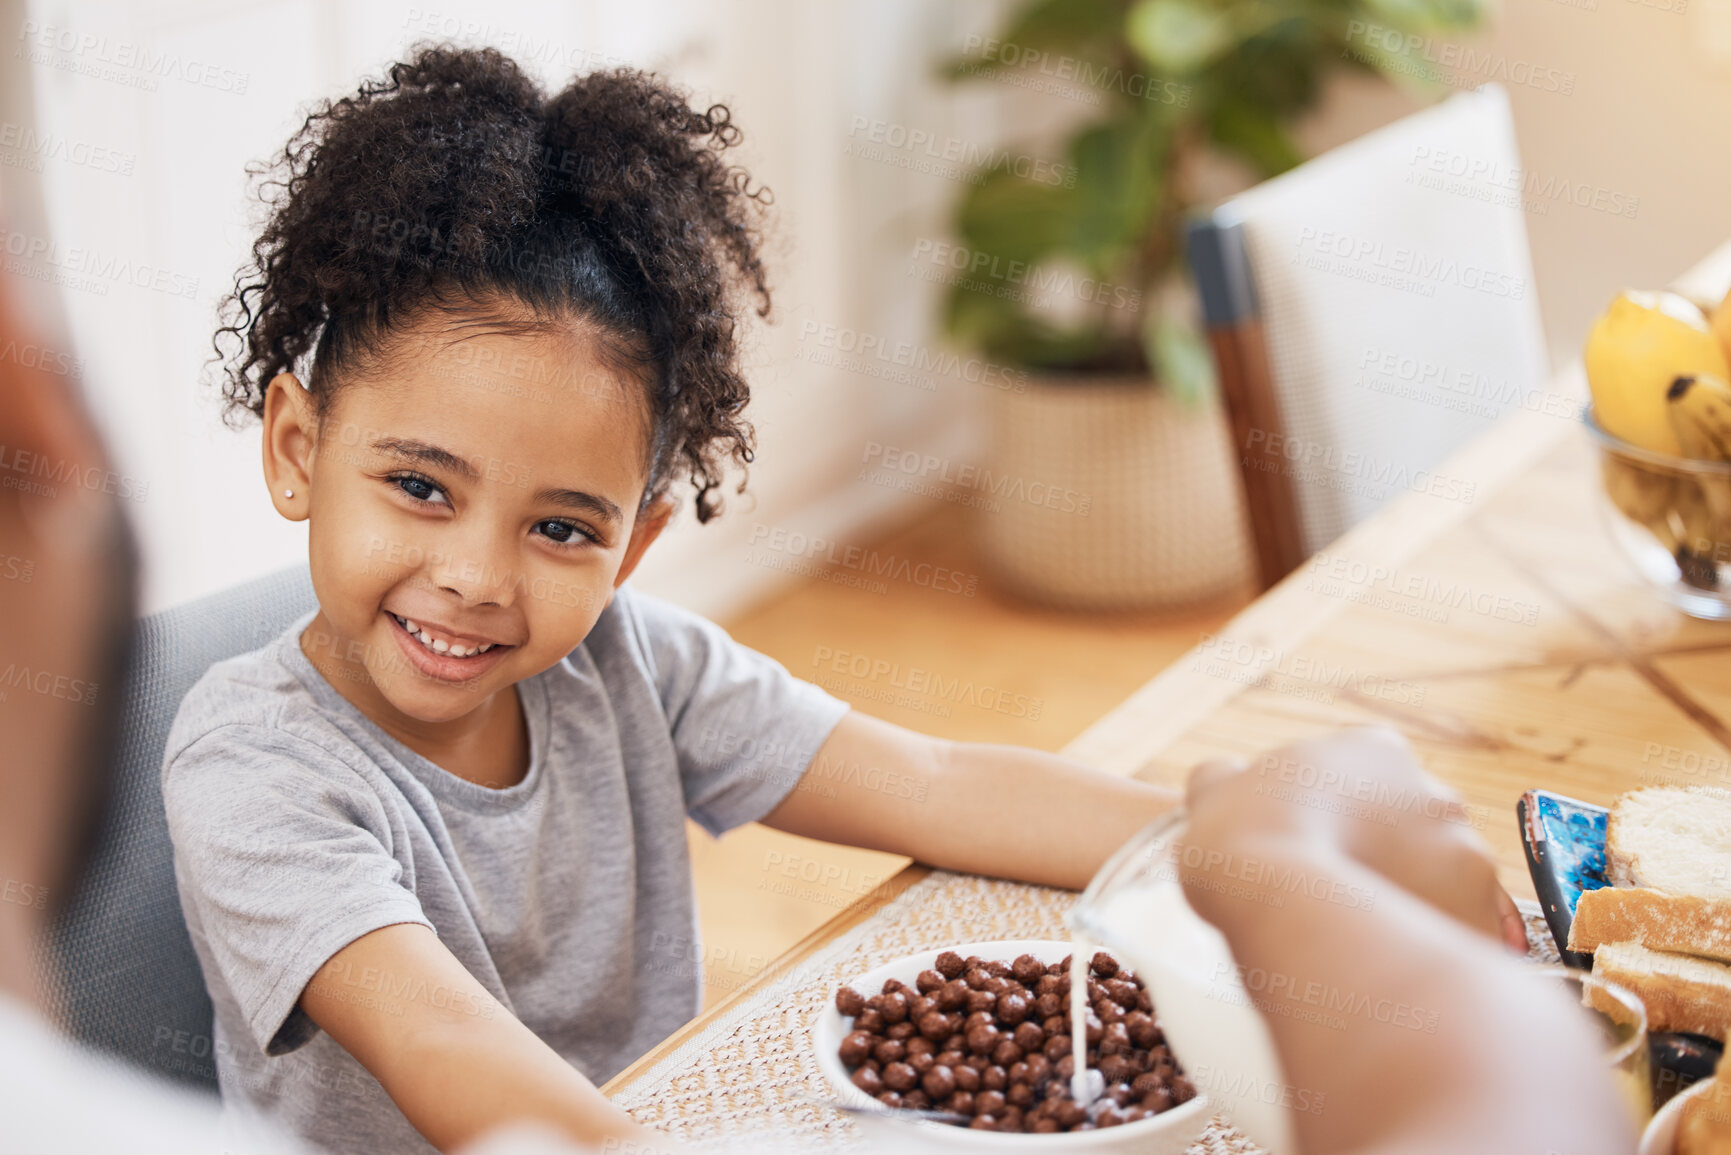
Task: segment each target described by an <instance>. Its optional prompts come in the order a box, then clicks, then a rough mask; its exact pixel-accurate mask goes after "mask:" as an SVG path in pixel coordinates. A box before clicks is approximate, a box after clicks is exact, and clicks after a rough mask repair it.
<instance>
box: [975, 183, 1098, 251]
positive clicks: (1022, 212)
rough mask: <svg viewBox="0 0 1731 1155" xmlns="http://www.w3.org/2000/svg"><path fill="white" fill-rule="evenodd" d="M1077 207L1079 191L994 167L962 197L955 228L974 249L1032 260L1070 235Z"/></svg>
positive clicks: (1061, 242) (1059, 244) (1063, 241)
mask: <svg viewBox="0 0 1731 1155" xmlns="http://www.w3.org/2000/svg"><path fill="white" fill-rule="evenodd" d="M1075 209H1076V190H1075V189H1067V188H1064V187H1062V186H1061V185H1049V184H1039V183H1036V182H1034V181H1029V180H1024V179H1022V178H1021V177H1018V176H1016V175H1015V174H1014V173H1012V172H1010V171H1008V170H1007V169H1001V168H1000V169H994V170H992V171H990V172H987V173H985V174H983V177H982V179H981V181H980V183H979V184H977V185H975V186H974V187H973V188H971V189H969V190H968V192H967V195H966V196H965V197H964V198H963V199H962V204H961V207H960V209H959V210H958V211H957V213H956V231H957V232H958V233H959V234H960V236H961V238H962V241H963V243H965V244H966V245H967V246H968V247H969V248H971V249H975V250H977V251H981V252H986V253H990V254H991V255H993V256H995V257H1000V258H1002V259H1003V260H1005V261H1026V262H1029V263H1030V264H1031V263H1033V262H1034V261H1036V260H1038V259H1039V258H1040V257H1041V256H1043V255H1044V254H1046V253H1048V252H1051V251H1052V250H1053V249H1056V248H1058V247H1059V246H1061V245H1063V244H1064V243H1065V242H1066V241H1067V240H1068V239H1069V237H1070V235H1071V233H1072V231H1073V229H1074V224H1073V221H1074V216H1075Z"/></svg>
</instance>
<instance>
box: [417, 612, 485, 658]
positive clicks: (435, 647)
mask: <svg viewBox="0 0 1731 1155" xmlns="http://www.w3.org/2000/svg"><path fill="white" fill-rule="evenodd" d="M393 616H395V615H393ZM397 621H398V622H400V623H401V624H402V627H403V629H405V630H407V631H408V632H409V633H410V634H411V635H412V636H413V637H414V639H415V640H416V641H418V642H420V643H421V644H422V645H423V646H425V647H427V648H428V649H429V650H432V651H433V652H434V653H435V654H449V655H450V656H451V657H453V658H472V657H474V656H475V655H476V654H484V653H486V652H487V651H488V650H490V649H492V648H493V646H494V645H495V644H496V643H493V642H486V643H484V644H482V645H478V646H462V645H458V644H456V643H453V642H447V641H445V640H444V639H443V638H434V637H433V636H432V635H431V634H429V633H427V631H426V630H423V629H422V628H421V627H420V626H418V625H416V624H415V623H414V622H413V621H411V620H410V619H408V618H403V617H399V618H397Z"/></svg>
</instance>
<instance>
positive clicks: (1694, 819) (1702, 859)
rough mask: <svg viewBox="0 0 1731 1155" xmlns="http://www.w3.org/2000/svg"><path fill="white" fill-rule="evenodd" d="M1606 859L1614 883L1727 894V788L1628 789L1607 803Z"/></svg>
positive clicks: (1730, 864) (1730, 850)
mask: <svg viewBox="0 0 1731 1155" xmlns="http://www.w3.org/2000/svg"><path fill="white" fill-rule="evenodd" d="M1605 861H1606V870H1605V873H1606V876H1607V877H1608V878H1609V879H1610V880H1611V882H1612V884H1613V885H1616V886H1644V887H1652V888H1654V889H1655V890H1663V891H1667V892H1669V893H1671V894H1688V895H1694V896H1696V897H1698V898H1723V899H1731V790H1720V789H1717V788H1714V787H1711V786H1655V787H1651V788H1649V789H1646V790H1632V791H1630V792H1629V793H1627V794H1625V795H1623V796H1622V797H1621V798H1619V799H1617V803H1616V805H1615V806H1613V807H1611V814H1610V817H1609V819H1608V820H1607V821H1606V826H1605Z"/></svg>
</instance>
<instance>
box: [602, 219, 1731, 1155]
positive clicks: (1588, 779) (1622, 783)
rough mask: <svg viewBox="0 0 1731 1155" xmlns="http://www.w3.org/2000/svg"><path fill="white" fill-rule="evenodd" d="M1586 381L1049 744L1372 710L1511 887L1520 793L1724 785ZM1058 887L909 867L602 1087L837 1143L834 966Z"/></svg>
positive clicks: (1707, 274)
mask: <svg viewBox="0 0 1731 1155" xmlns="http://www.w3.org/2000/svg"><path fill="white" fill-rule="evenodd" d="M1728 286H1731V243H1728V244H1727V245H1725V246H1724V247H1722V248H1720V249H1719V250H1718V251H1716V252H1715V253H1713V254H1712V255H1711V256H1710V257H1708V258H1707V259H1706V260H1705V261H1703V262H1702V263H1701V264H1699V265H1697V266H1696V267H1695V268H1694V269H1692V270H1690V271H1689V272H1688V273H1686V274H1685V275H1684V276H1682V277H1680V278H1678V280H1677V281H1676V282H1674V283H1673V287H1674V288H1676V289H1678V290H1679V291H1682V292H1685V293H1687V294H1688V295H1691V296H1694V297H1696V298H1697V299H1703V300H1705V299H1717V297H1718V296H1720V295H1722V294H1724V293H1725V291H1726V289H1727V287H1728ZM1586 401H1587V389H1586V383H1585V378H1584V376H1583V374H1582V372H1581V370H1580V368H1579V366H1578V365H1575V366H1571V367H1569V368H1566V369H1564V370H1562V371H1561V372H1559V373H1558V374H1557V375H1556V376H1555V377H1554V378H1553V379H1552V381H1551V382H1549V384H1548V386H1547V387H1546V388H1545V389H1544V390H1542V391H1540V392H1539V393H1537V394H1535V396H1534V399H1532V400H1531V402H1530V403H1529V404H1528V405H1526V406H1524V407H1522V408H1518V409H1515V410H1514V411H1512V412H1510V413H1508V414H1506V415H1505V416H1504V417H1503V418H1502V419H1500V420H1499V421H1498V422H1497V423H1496V424H1494V425H1493V426H1491V427H1490V428H1489V429H1488V430H1487V431H1486V432H1484V433H1483V434H1481V435H1480V436H1479V437H1478V438H1477V439H1476V440H1474V441H1472V442H1470V443H1468V444H1466V445H1465V446H1463V447H1462V448H1461V449H1460V450H1458V451H1457V452H1456V453H1455V454H1453V455H1452V456H1451V457H1450V458H1449V459H1448V461H1447V462H1446V463H1444V464H1443V465H1441V466H1439V467H1438V472H1440V473H1443V474H1446V475H1448V476H1451V477H1455V478H1460V479H1463V481H1465V482H1467V483H1470V492H1465V490H1466V489H1467V488H1468V487H1467V486H1462V487H1460V489H1459V490H1457V492H1456V496H1457V497H1458V498H1460V499H1458V500H1450V499H1447V498H1445V497H1440V496H1433V495H1431V494H1428V493H1417V492H1413V493H1406V494H1403V495H1402V496H1400V497H1398V498H1396V499H1394V500H1392V501H1390V502H1389V503H1388V504H1387V505H1385V506H1384V507H1383V508H1382V509H1381V510H1380V511H1379V512H1377V513H1376V514H1375V515H1373V516H1372V517H1370V518H1369V519H1367V520H1366V521H1364V522H1362V523H1360V524H1359V525H1357V526H1356V527H1355V528H1353V529H1352V530H1350V531H1349V532H1348V533H1346V534H1345V535H1344V536H1343V537H1341V538H1339V539H1338V540H1336V541H1335V542H1334V543H1332V544H1331V545H1329V546H1328V547H1327V548H1326V549H1324V550H1323V551H1322V552H1320V553H1319V554H1317V555H1316V556H1315V557H1313V558H1312V559H1310V561H1309V562H1307V563H1306V564H1304V565H1303V566H1301V567H1300V568H1299V569H1298V570H1297V571H1295V572H1294V573H1292V574H1291V575H1290V576H1288V577H1287V578H1286V579H1285V580H1284V581H1282V582H1281V583H1280V584H1278V585H1277V586H1275V587H1274V588H1272V589H1270V590H1269V591H1267V592H1266V593H1265V594H1264V595H1262V596H1261V597H1260V598H1258V599H1257V600H1256V601H1254V602H1253V603H1251V604H1250V605H1249V606H1248V607H1246V608H1245V609H1244V610H1243V611H1242V612H1241V613H1239V614H1238V615H1237V616H1236V617H1235V618H1233V619H1232V620H1231V621H1230V623H1229V624H1227V625H1226V626H1224V627H1223V628H1222V629H1221V630H1220V631H1219V632H1218V633H1217V634H1214V635H1210V636H1207V637H1204V638H1203V639H1202V641H1201V642H1200V643H1199V644H1198V645H1197V646H1196V647H1195V648H1194V649H1192V650H1191V651H1190V652H1189V653H1188V654H1186V655H1185V656H1184V657H1183V658H1182V659H1180V660H1179V661H1177V662H1176V663H1174V664H1172V665H1171V666H1169V667H1168V668H1166V669H1165V670H1162V671H1160V672H1158V673H1157V674H1155V675H1154V676H1153V677H1152V678H1151V680H1150V681H1148V682H1147V683H1146V684H1145V685H1144V686H1143V687H1142V688H1141V689H1139V690H1138V691H1137V692H1135V693H1134V694H1133V695H1131V696H1130V697H1129V698H1128V699H1127V700H1125V701H1123V702H1121V703H1118V704H1117V705H1116V706H1115V707H1114V708H1112V709H1111V710H1109V711H1108V712H1106V713H1105V714H1104V715H1103V716H1102V717H1101V718H1100V719H1099V721H1098V722H1097V723H1096V724H1094V725H1093V726H1092V727H1090V728H1089V729H1088V730H1087V731H1086V732H1085V733H1083V734H1082V735H1080V736H1079V737H1078V738H1076V739H1075V741H1073V742H1072V743H1070V744H1069V746H1067V747H1066V748H1065V751H1064V753H1065V754H1066V755H1068V756H1069V757H1072V758H1075V759H1077V760H1078V761H1081V762H1083V763H1086V764H1088V765H1092V766H1095V767H1098V768H1101V769H1104V770H1108V771H1111V772H1114V773H1118V774H1124V775H1134V776H1136V777H1138V778H1141V779H1144V780H1147V781H1150V782H1159V783H1165V784H1167V785H1171V786H1181V785H1182V783H1183V781H1184V779H1185V776H1186V775H1187V773H1188V772H1189V770H1190V769H1191V768H1192V767H1193V766H1195V765H1196V764H1197V763H1198V762H1200V761H1203V760H1204V759H1208V758H1212V757H1218V756H1221V755H1238V756H1245V757H1249V756H1252V755H1254V754H1256V753H1258V752H1261V751H1266V750H1268V749H1270V748H1272V747H1276V746H1279V745H1281V744H1284V743H1288V742H1292V741H1294V740H1298V739H1303V738H1307V737H1312V736H1315V735H1319V734H1322V733H1325V732H1327V731H1330V730H1334V729H1337V728H1339V727H1342V726H1351V725H1360V724H1365V723H1382V724H1388V725H1392V726H1395V727H1397V728H1398V729H1399V730H1400V731H1402V732H1403V733H1404V734H1405V735H1406V737H1407V738H1408V739H1409V740H1410V741H1411V743H1412V745H1413V746H1414V748H1415V749H1416V750H1417V752H1418V754H1419V756H1420V758H1421V759H1422V761H1423V762H1424V763H1425V765H1426V766H1427V767H1428V768H1429V770H1430V771H1431V772H1433V773H1434V774H1435V775H1437V776H1438V777H1440V778H1441V779H1443V780H1444V781H1446V782H1448V783H1449V784H1450V785H1452V786H1453V787H1454V789H1455V790H1457V791H1458V792H1459V793H1460V795H1461V796H1462V798H1463V800H1464V803H1465V814H1466V815H1467V820H1468V821H1470V822H1471V824H1472V825H1473V826H1474V827H1475V828H1477V829H1478V830H1479V831H1480V833H1481V834H1482V835H1483V837H1484V839H1485V840H1486V842H1487V843H1488V844H1489V847H1490V849H1491V851H1492V853H1493V854H1494V855H1495V858H1496V862H1497V865H1498V868H1499V872H1500V874H1501V877H1502V881H1503V884H1504V885H1505V887H1506V888H1507V889H1508V890H1509V892H1510V893H1511V894H1513V895H1515V896H1516V897H1517V898H1526V899H1531V897H1532V895H1533V888H1532V884H1531V881H1530V879H1529V877H1528V873H1527V867H1526V862H1525V858H1524V853H1523V850H1522V847H1521V841H1520V837H1519V831H1518V828H1517V824H1516V820H1515V809H1514V808H1515V803H1516V801H1517V800H1518V799H1519V798H1520V796H1521V794H1522V793H1523V792H1525V791H1527V790H1529V789H1534V788H1543V789H1549V790H1555V791H1558V792H1561V793H1564V794H1568V795H1572V796H1574V797H1577V798H1580V799H1583V800H1585V801H1587V802H1592V803H1597V804H1600V805H1608V804H1610V803H1611V802H1612V801H1614V800H1615V799H1616V798H1617V796H1618V795H1620V794H1622V793H1624V792H1626V791H1629V790H1632V789H1636V788H1639V787H1643V786H1649V785H1657V784H1667V783H1669V784H1683V785H1713V786H1724V787H1731V623H1718V622H1707V621H1700V620H1696V619H1694V618H1690V617H1688V616H1685V615H1684V614H1682V613H1681V612H1679V611H1678V610H1677V609H1675V608H1673V607H1672V606H1671V605H1670V604H1669V603H1668V602H1667V601H1666V600H1665V599H1664V598H1663V597H1662V596H1661V594H1660V593H1659V592H1658V591H1656V590H1655V589H1654V588H1653V587H1652V586H1650V585H1649V584H1647V582H1646V581H1645V580H1644V579H1643V578H1642V577H1641V576H1639V575H1638V574H1637V573H1636V572H1635V570H1634V569H1633V568H1632V567H1631V565H1630V564H1629V562H1628V561H1627V560H1626V559H1625V558H1624V557H1623V555H1622V554H1621V553H1620V552H1619V550H1618V548H1617V546H1616V545H1615V544H1614V543H1613V541H1612V540H1611V538H1610V537H1609V535H1608V534H1607V532H1606V526H1605V524H1604V519H1605V517H1606V511H1605V508H1604V505H1603V498H1602V497H1601V495H1600V486H1599V480H1598V463H1597V458H1596V455H1595V447H1594V444H1593V442H1592V440H1591V437H1590V435H1589V433H1588V431H1587V429H1586V428H1585V426H1584V424H1583V422H1582V419H1581V412H1582V409H1583V408H1584V406H1585V404H1586ZM913 899H917V900H918V901H917V902H912V901H910V900H913ZM1066 903H1067V898H1066V896H1064V895H1062V894H1061V893H1057V892H1041V889H1040V888H1036V887H1019V886H1018V885H1017V884H1011V883H1002V882H992V881H989V880H979V879H968V878H965V877H961V876H942V877H940V876H939V874H938V873H937V872H933V871H931V870H929V869H928V868H925V867H922V866H918V865H915V866H910V867H908V868H907V869H906V870H904V871H902V872H901V873H900V874H898V875H896V876H895V877H894V878H892V879H890V880H889V881H887V882H886V883H884V884H883V885H882V886H880V887H878V888H877V890H875V891H874V892H873V893H871V894H869V895H867V896H865V897H864V898H862V899H861V900H860V901H858V902H856V903H855V904H854V905H853V906H852V907H850V908H848V909H847V910H845V911H843V912H842V913H841V914H839V915H838V916H837V917H835V918H834V919H832V920H831V921H830V922H828V923H827V924H825V925H824V926H823V927H821V928H820V929H818V930H817V931H816V932H815V933H813V934H812V935H810V936H808V937H807V938H806V939H805V940H804V941H802V942H800V943H799V944H797V945H796V946H795V947H793V948H792V949H791V950H790V951H788V952H787V953H786V954H785V955H783V956H782V957H781V958H780V959H779V960H777V962H776V963H775V964H774V965H772V966H770V967H768V968H766V969H765V970H763V971H762V972H761V973H759V974H758V975H757V976H756V977H755V978H754V979H753V980H752V981H750V982H748V983H746V984H744V985H743V986H741V987H740V988H739V989H738V990H736V991H735V992H734V993H733V994H732V995H731V997H729V998H727V999H726V1000H724V1001H722V1002H720V1003H719V1004H718V1005H716V1006H714V1007H711V1008H709V1009H707V1010H706V1011H704V1013H703V1014H702V1015H700V1016H699V1017H698V1018H697V1019H695V1020H693V1021H692V1022H691V1023H689V1024H687V1025H686V1026H685V1027H684V1028H682V1029H681V1030H680V1031H678V1032H676V1033H675V1034H674V1035H672V1036H671V1037H669V1038H668V1039H666V1040H665V1041H664V1042H662V1043H661V1044H660V1045H658V1046H656V1047H655V1048H653V1049H652V1050H650V1051H649V1052H648V1053H647V1054H645V1055H644V1056H643V1057H642V1058H640V1059H639V1060H638V1061H637V1062H635V1063H633V1064H632V1065H631V1066H630V1067H628V1068H626V1069H625V1070H624V1071H623V1072H621V1073H620V1074H619V1075H617V1076H615V1077H614V1078H613V1079H612V1080H611V1081H609V1082H608V1083H607V1084H606V1085H605V1087H604V1088H603V1090H604V1091H605V1092H606V1093H607V1094H608V1095H609V1096H611V1097H613V1098H614V1099H615V1100H616V1101H619V1102H621V1103H622V1104H623V1105H625V1106H626V1107H627V1109H628V1110H631V1111H632V1113H633V1114H634V1115H636V1116H637V1117H639V1118H640V1119H643V1120H644V1121H646V1122H649V1123H652V1124H654V1125H656V1126H661V1127H665V1128H668V1129H670V1130H672V1131H674V1132H675V1133H680V1134H686V1135H693V1136H701V1135H708V1134H715V1133H720V1132H723V1131H726V1130H728V1129H729V1128H738V1127H749V1126H751V1125H753V1124H761V1125H763V1126H766V1127H770V1126H773V1127H777V1128H782V1129H786V1128H790V1127H791V1128H792V1129H793V1130H794V1131H800V1130H802V1129H803V1130H804V1132H805V1133H807V1134H809V1135H811V1136H814V1137H817V1136H822V1135H832V1136H836V1142H837V1143H838V1144H839V1143H842V1142H843V1141H844V1140H845V1137H846V1136H845V1132H846V1127H845V1125H844V1124H839V1123H837V1122H836V1121H835V1120H832V1119H827V1118H825V1117H824V1109H823V1108H820V1107H813V1106H811V1105H810V1104H809V1103H808V1102H806V1101H805V1099H804V1094H805V1093H809V1094H814V1095H820V1096H821V1095H823V1094H827V1088H825V1087H824V1085H823V1083H822V1081H821V1078H820V1077H819V1076H818V1075H817V1073H816V1069H815V1065H814V1058H813V1056H812V1055H811V1054H809V1051H810V1047H809V1038H808V1037H807V1036H806V1030H807V1028H808V1026H809V1020H810V1017H811V1016H813V1015H814V1014H815V1012H816V1008H819V1007H821V1006H822V1005H823V1002H824V1000H825V999H826V998H827V997H828V996H829V994H831V993H833V990H834V985H835V983H836V982H837V981H838V978H839V979H841V980H845V978H846V977H847V976H848V975H850V974H857V973H859V972H860V971H862V970H864V969H866V968H867V967H868V966H871V965H876V963H877V962H878V961H881V960H882V958H883V956H885V955H886V954H888V953H889V952H891V951H893V950H895V949H897V944H898V943H901V944H904V945H906V946H907V950H908V951H912V950H919V949H925V947H927V946H930V945H933V944H932V943H930V942H925V943H921V942H919V941H918V935H919V934H920V933H927V934H931V933H938V934H942V933H945V932H946V931H949V932H953V933H958V934H963V933H967V930H969V929H971V928H972V927H973V926H974V925H975V923H973V922H969V921H968V920H969V919H970V918H973V917H974V915H973V914H972V913H970V911H971V910H973V909H976V908H977V909H978V910H981V911H986V912H987V915H986V916H985V917H984V920H983V921H981V922H979V925H980V926H981V927H982V928H983V929H982V931H981V937H982V938H990V937H1041V936H1042V935H1044V936H1048V937H1049V936H1052V935H1054V934H1056V935H1057V936H1058V937H1062V926H1061V914H1062V909H1063V908H1064V907H1065V906H1066ZM970 904H972V907H970ZM905 928H912V929H905ZM986 930H990V931H993V932H994V933H992V934H987V933H985V931H986ZM1005 931H1009V932H1017V933H1002V932H1005ZM904 953H905V952H904ZM802 1016H803V1017H802ZM789 1088H792V1089H793V1090H794V1091H795V1092H799V1093H795V1094H789V1093H788V1091H789ZM820 1145H821V1144H820ZM1209 1149H1211V1150H1212V1149H1218V1150H1227V1149H1229V1148H1228V1147H1225V1146H1221V1147H1217V1148H1209ZM1230 1149H1233V1150H1237V1149H1240V1148H1236V1147H1234V1148H1230Z"/></svg>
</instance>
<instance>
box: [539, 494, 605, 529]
mask: <svg viewBox="0 0 1731 1155" xmlns="http://www.w3.org/2000/svg"><path fill="white" fill-rule="evenodd" d="M535 500H536V502H543V501H544V502H548V503H549V504H552V505H563V506H565V507H566V508H568V509H575V510H580V511H581V512H584V513H592V514H594V515H595V516H596V517H599V518H601V519H602V520H603V521H610V522H614V523H618V522H621V521H623V520H625V515H624V514H623V513H621V512H620V510H619V507H618V506H617V505H614V504H613V503H612V502H611V501H608V500H607V499H606V498H605V497H599V496H597V495H595V494H593V493H584V492H583V491H582V490H580V489H543V490H541V491H540V492H539V493H537V494H536V495H535Z"/></svg>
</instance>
